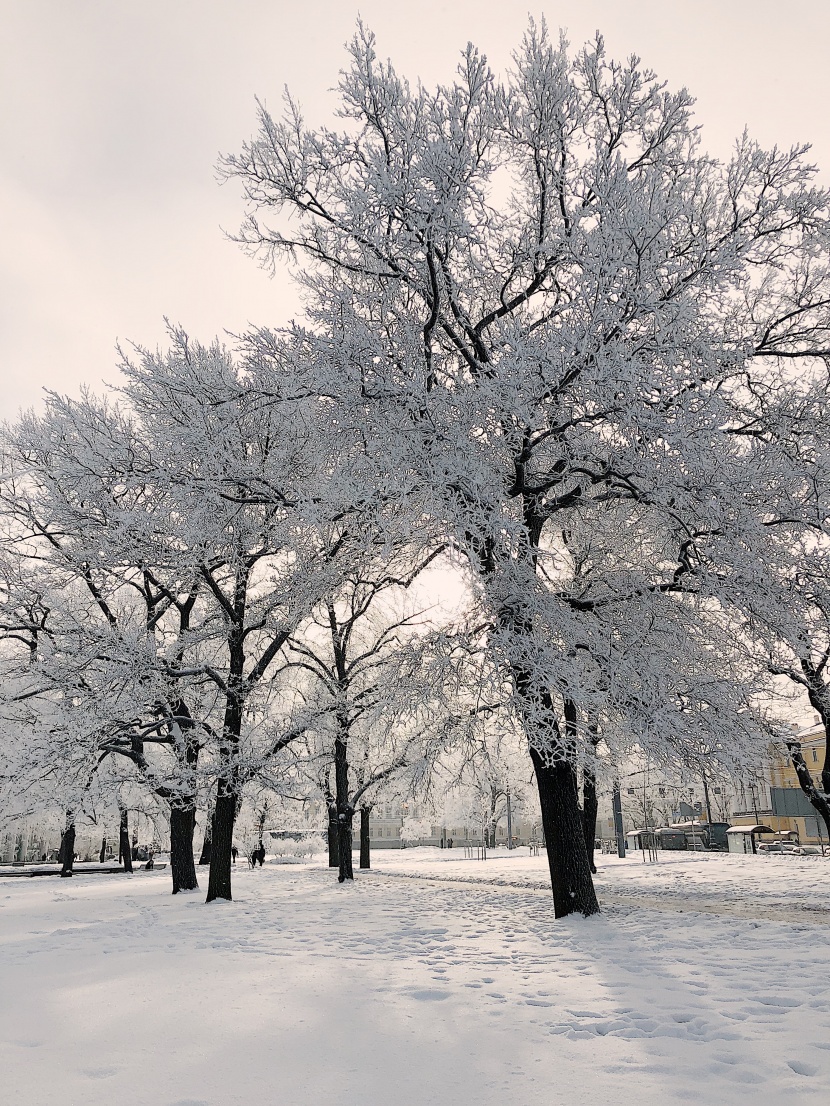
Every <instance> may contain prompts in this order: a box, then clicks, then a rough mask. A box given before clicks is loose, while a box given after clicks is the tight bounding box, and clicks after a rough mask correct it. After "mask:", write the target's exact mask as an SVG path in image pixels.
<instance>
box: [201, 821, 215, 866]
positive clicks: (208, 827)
mask: <svg viewBox="0 0 830 1106" xmlns="http://www.w3.org/2000/svg"><path fill="white" fill-rule="evenodd" d="M212 837H213V807H209V808H208V811H207V819H206V820H205V836H204V838H203V839H202V851H201V853H200V855H199V866H200V867H201V866H202V865H203V864H210V843H211V839H212Z"/></svg>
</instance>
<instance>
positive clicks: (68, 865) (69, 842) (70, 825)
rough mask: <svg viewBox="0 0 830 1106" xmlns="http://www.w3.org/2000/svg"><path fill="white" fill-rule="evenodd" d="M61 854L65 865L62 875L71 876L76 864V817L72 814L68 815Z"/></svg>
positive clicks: (62, 868)
mask: <svg viewBox="0 0 830 1106" xmlns="http://www.w3.org/2000/svg"><path fill="white" fill-rule="evenodd" d="M61 854H62V857H61V859H62V861H63V866H62V867H61V875H62V876H71V875H72V869H73V866H74V864H75V819H74V817H72V816H71V815H67V816H66V830H65V832H64V835H63V839H62V841H61Z"/></svg>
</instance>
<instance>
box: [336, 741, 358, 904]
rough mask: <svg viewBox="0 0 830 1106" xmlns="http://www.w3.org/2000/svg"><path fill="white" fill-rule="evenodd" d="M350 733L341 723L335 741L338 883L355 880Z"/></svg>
mask: <svg viewBox="0 0 830 1106" xmlns="http://www.w3.org/2000/svg"><path fill="white" fill-rule="evenodd" d="M347 733H348V724H347V723H346V722H345V721H343V720H341V721H340V732H339V733H338V734H337V737H336V738H335V739H334V780H335V793H336V800H337V860H338V865H337V867H338V872H337V879H338V882H340V883H344V882H345V881H346V880H347V879H354V869H353V867H352V820H353V818H354V807H353V806H352V804H351V802H350V801H349V762H348V759H347V753H348V746H347V744H346V741H345V740H344V738H343V735H344V734H347Z"/></svg>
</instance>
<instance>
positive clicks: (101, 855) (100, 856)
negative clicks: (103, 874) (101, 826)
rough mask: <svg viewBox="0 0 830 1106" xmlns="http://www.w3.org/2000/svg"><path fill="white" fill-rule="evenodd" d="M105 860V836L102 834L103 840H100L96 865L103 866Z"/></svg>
mask: <svg viewBox="0 0 830 1106" xmlns="http://www.w3.org/2000/svg"><path fill="white" fill-rule="evenodd" d="M106 859H107V835H106V834H104V836H103V838H102V839H101V851H100V853H99V854H98V863H99V864H103V863H104V861H105V860H106Z"/></svg>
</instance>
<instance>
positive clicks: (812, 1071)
mask: <svg viewBox="0 0 830 1106" xmlns="http://www.w3.org/2000/svg"><path fill="white" fill-rule="evenodd" d="M787 1067H788V1068H791V1069H792V1070H793V1071H794V1072H795V1074H796V1075H807V1076H812V1075H818V1068H817V1067H816V1065H815V1064H808V1063H807V1061H806V1060H788V1061H787Z"/></svg>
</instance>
